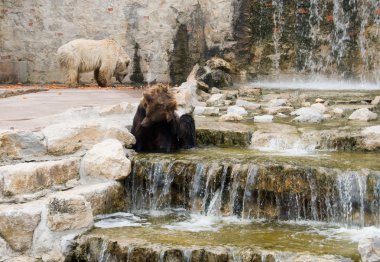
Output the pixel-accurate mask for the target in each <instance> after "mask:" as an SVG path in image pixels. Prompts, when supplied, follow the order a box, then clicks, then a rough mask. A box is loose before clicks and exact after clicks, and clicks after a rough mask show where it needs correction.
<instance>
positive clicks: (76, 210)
mask: <svg viewBox="0 0 380 262" xmlns="http://www.w3.org/2000/svg"><path fill="white" fill-rule="evenodd" d="M93 223H94V221H93V215H92V210H91V204H90V203H89V202H87V201H86V199H85V198H84V197H83V196H79V195H68V194H65V193H58V194H56V195H54V196H52V197H51V198H50V200H49V204H48V227H49V228H50V229H51V230H52V231H65V230H72V229H83V228H89V227H91V226H92V225H93Z"/></svg>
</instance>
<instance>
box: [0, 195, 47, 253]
mask: <svg viewBox="0 0 380 262" xmlns="http://www.w3.org/2000/svg"><path fill="white" fill-rule="evenodd" d="M42 208H43V203H42V202H39V201H36V202H35V203H33V204H29V203H28V204H18V205H1V206H0V235H1V236H2V237H3V238H4V239H5V240H6V241H7V243H8V244H9V245H10V247H11V248H12V249H13V250H14V251H19V252H24V251H26V250H28V249H30V247H31V246H32V240H33V233H34V230H35V228H36V227H37V225H38V223H39V222H40V220H41V211H42Z"/></svg>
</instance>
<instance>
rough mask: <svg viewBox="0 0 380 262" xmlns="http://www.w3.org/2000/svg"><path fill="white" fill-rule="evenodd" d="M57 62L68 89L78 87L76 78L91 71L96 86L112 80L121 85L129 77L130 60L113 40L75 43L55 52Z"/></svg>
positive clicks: (76, 41)
mask: <svg viewBox="0 0 380 262" xmlns="http://www.w3.org/2000/svg"><path fill="white" fill-rule="evenodd" d="M57 54H58V61H59V64H60V66H61V68H62V69H63V70H64V72H65V75H66V79H67V82H68V85H69V86H70V87H77V86H78V85H79V74H80V73H83V72H91V71H94V77H95V80H96V82H97V83H98V85H99V86H101V87H105V86H110V85H111V78H112V77H113V76H115V77H116V79H117V80H118V81H119V82H120V83H121V82H122V81H123V79H124V78H125V76H126V75H127V74H128V66H129V63H130V58H129V56H128V55H127V53H126V52H125V51H124V50H123V48H122V47H121V46H120V45H119V44H118V43H116V41H115V40H112V39H103V40H90V39H76V40H73V41H71V42H69V43H67V44H64V45H63V46H61V47H60V48H59V49H58V52H57Z"/></svg>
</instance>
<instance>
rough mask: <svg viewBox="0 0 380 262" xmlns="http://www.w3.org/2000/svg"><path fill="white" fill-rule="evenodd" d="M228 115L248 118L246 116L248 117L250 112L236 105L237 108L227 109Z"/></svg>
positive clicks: (230, 107)
mask: <svg viewBox="0 0 380 262" xmlns="http://www.w3.org/2000/svg"><path fill="white" fill-rule="evenodd" d="M227 114H234V115H241V116H246V115H248V112H247V110H245V108H244V107H241V106H236V105H235V106H229V107H228V108H227Z"/></svg>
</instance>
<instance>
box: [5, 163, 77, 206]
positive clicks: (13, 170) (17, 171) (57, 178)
mask: <svg viewBox="0 0 380 262" xmlns="http://www.w3.org/2000/svg"><path fill="white" fill-rule="evenodd" d="M79 165H80V158H78V157H71V158H67V159H62V160H53V161H44V162H30V163H19V164H14V165H4V166H0V196H3V197H4V199H3V200H7V199H8V200H9V199H12V198H14V197H15V196H17V195H22V194H34V193H37V192H39V191H43V190H47V189H52V188H54V187H59V186H64V185H65V184H67V183H68V182H69V181H71V180H78V179H79Z"/></svg>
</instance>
